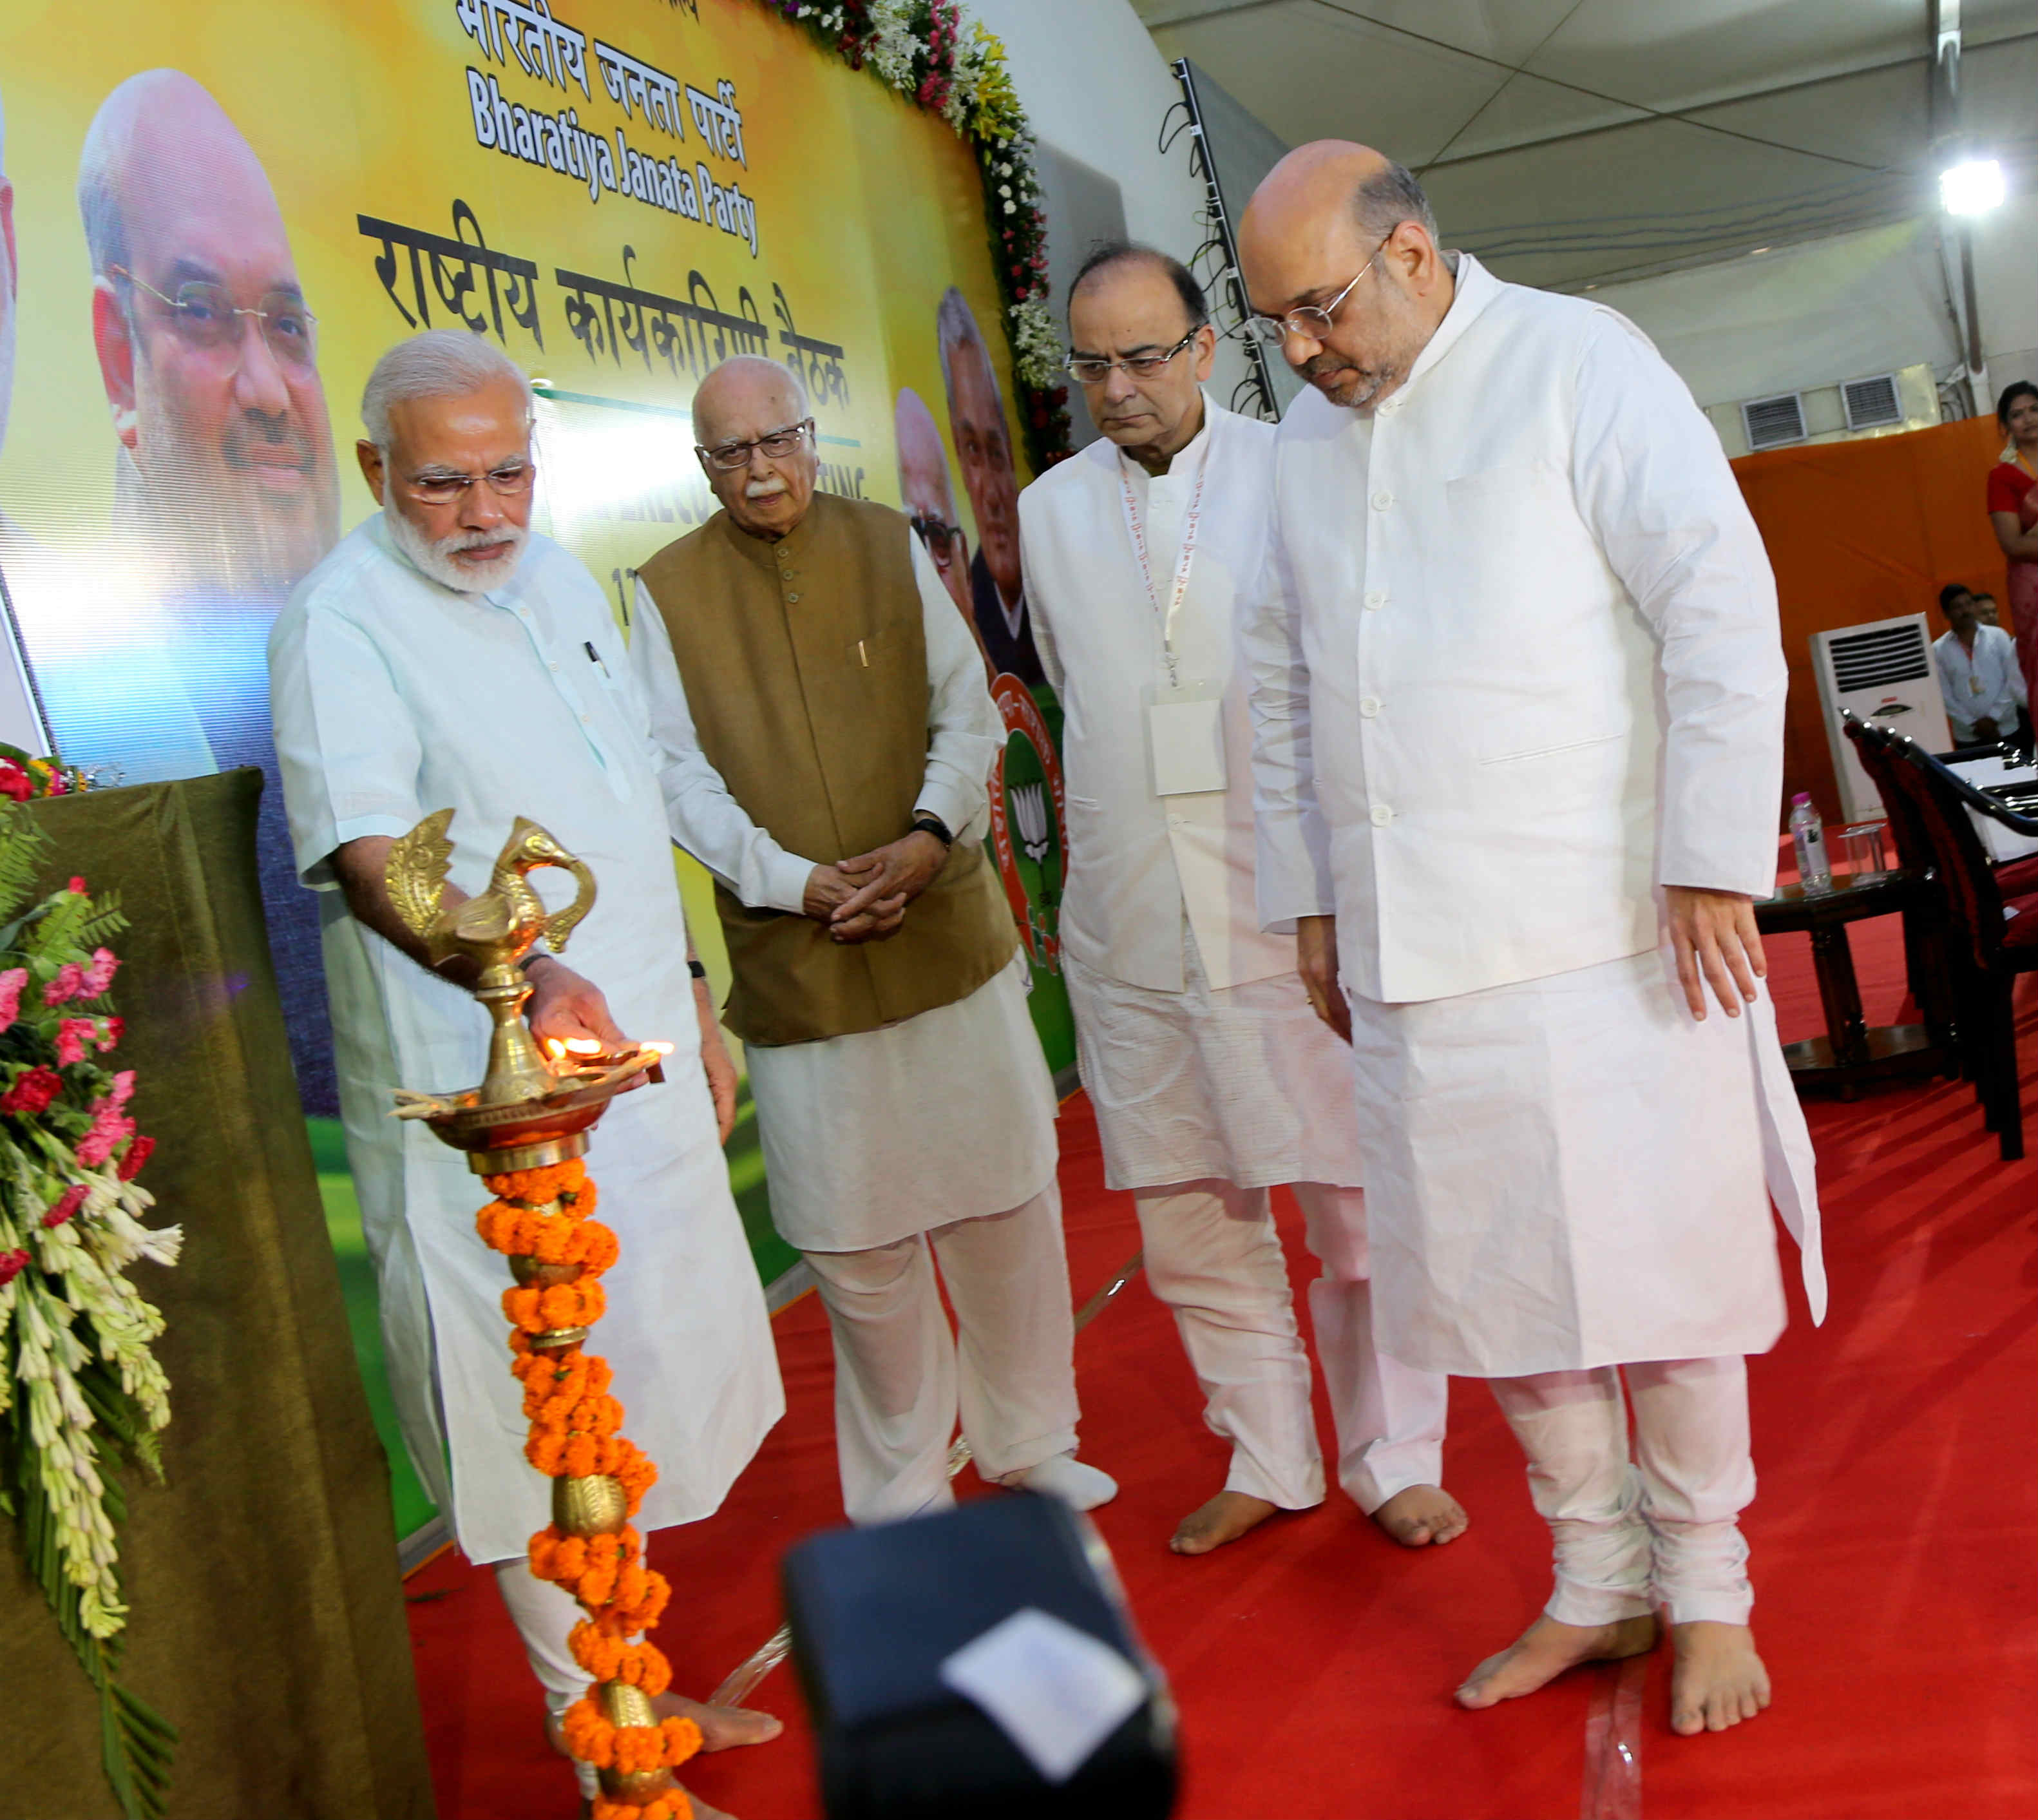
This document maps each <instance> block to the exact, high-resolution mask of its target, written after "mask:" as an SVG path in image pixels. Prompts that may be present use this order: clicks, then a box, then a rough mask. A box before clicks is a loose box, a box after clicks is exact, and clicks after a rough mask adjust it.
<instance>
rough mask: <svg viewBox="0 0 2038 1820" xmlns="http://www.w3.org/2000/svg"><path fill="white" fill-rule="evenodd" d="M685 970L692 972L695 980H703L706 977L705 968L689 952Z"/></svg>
mask: <svg viewBox="0 0 2038 1820" xmlns="http://www.w3.org/2000/svg"><path fill="white" fill-rule="evenodd" d="M687 971H688V973H691V974H692V975H693V976H694V977H695V979H696V980H705V979H706V977H707V969H706V968H705V967H703V965H701V964H700V962H699V961H696V960H695V958H694V957H692V956H691V954H689V955H688V957H687Z"/></svg>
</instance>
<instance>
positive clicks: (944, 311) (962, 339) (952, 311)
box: [934, 285, 1005, 423]
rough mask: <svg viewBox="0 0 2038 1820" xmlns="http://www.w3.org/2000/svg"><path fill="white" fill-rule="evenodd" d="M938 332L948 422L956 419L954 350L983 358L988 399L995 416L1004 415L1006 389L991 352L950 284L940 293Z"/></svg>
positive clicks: (957, 293) (973, 318) (965, 301)
mask: <svg viewBox="0 0 2038 1820" xmlns="http://www.w3.org/2000/svg"><path fill="white" fill-rule="evenodd" d="M934 321H935V324H936V326H937V327H938V329H939V330H940V332H941V384H942V385H943V386H944V387H945V389H946V390H947V392H948V395H949V422H951V423H953V422H954V420H955V408H956V386H955V357H956V353H957V351H959V350H960V349H962V348H965V347H973V348H975V350H976V351H977V352H978V354H979V355H981V356H982V357H983V370H984V371H985V372H986V373H988V374H990V376H991V397H992V398H993V399H994V400H996V402H997V405H998V415H1000V416H1001V417H1002V416H1003V415H1004V414H1005V389H1004V388H1003V387H1002V386H1001V385H999V384H998V365H997V362H995V361H994V360H993V359H992V358H991V350H990V348H989V347H987V346H986V345H985V344H984V339H983V330H982V329H980V328H978V327H977V326H976V316H975V312H974V311H972V309H970V307H969V303H968V299H967V298H964V295H963V294H962V293H961V292H960V291H959V290H956V287H955V286H953V285H950V286H949V287H948V289H947V290H945V291H943V292H942V293H941V309H940V312H939V313H938V314H937V315H936V317H935V318H934Z"/></svg>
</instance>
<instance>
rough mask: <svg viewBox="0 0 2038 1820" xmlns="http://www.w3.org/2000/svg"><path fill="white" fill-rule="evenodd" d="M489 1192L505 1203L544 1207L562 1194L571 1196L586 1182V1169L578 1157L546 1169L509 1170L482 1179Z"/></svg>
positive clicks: (553, 1164)
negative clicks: (517, 1202)
mask: <svg viewBox="0 0 2038 1820" xmlns="http://www.w3.org/2000/svg"><path fill="white" fill-rule="evenodd" d="M481 1179H482V1180H483V1182H485V1183H486V1184H487V1187H488V1191H489V1192H490V1193H491V1194H494V1195H498V1196H500V1197H501V1198H502V1199H503V1200H521V1201H522V1202H523V1203H524V1204H525V1205H526V1206H529V1207H543V1206H544V1205H545V1204H547V1202H550V1201H554V1200H558V1199H559V1197H560V1196H562V1195H565V1194H572V1193H574V1192H576V1191H578V1189H581V1187H583V1186H584V1185H585V1183H586V1181H587V1166H586V1165H585V1163H583V1162H581V1160H580V1158H578V1157H573V1158H569V1159H568V1160H567V1161H566V1162H558V1163H552V1164H551V1165H549V1166H547V1167H546V1168H544V1169H519V1170H506V1171H505V1172H504V1173H503V1174H501V1175H487V1176H483V1177H482V1178H481Z"/></svg>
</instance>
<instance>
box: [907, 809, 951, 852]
mask: <svg viewBox="0 0 2038 1820" xmlns="http://www.w3.org/2000/svg"><path fill="white" fill-rule="evenodd" d="M913 825H914V827H915V828H917V829H918V830H919V832H921V833H922V834H931V835H932V836H934V838H935V839H936V840H938V841H939V842H940V843H941V844H942V846H944V847H953V846H954V845H955V836H953V834H951V833H950V832H949V825H948V824H947V823H946V822H945V821H942V820H941V817H939V816H938V815H936V814H934V813H931V812H930V810H925V809H923V810H921V811H920V812H919V813H918V814H917V815H915V817H913Z"/></svg>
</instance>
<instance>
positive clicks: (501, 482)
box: [403, 461, 538, 506]
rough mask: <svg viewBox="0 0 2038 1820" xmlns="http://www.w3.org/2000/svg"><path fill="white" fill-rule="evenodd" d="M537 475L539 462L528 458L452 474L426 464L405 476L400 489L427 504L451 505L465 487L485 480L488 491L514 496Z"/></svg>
mask: <svg viewBox="0 0 2038 1820" xmlns="http://www.w3.org/2000/svg"><path fill="white" fill-rule="evenodd" d="M537 477H538V464H537V463H536V462H535V461H506V462H504V463H503V464H502V466H501V467H499V468H490V469H489V471H488V472H487V473H486V474H454V473H448V472H445V470H443V469H434V468H427V469H426V471H425V472H423V473H422V474H413V475H412V476H411V477H410V478H409V479H408V480H406V481H405V482H404V483H403V491H405V492H407V493H408V494H409V495H411V498H412V499H416V500H419V501H420V502H422V503H423V504H425V505H427V506H450V505H451V504H452V503H453V501H454V500H456V499H465V498H466V497H467V490H468V487H472V486H474V485H475V484H477V483H480V482H483V481H485V482H487V486H488V490H489V491H490V492H491V493H493V494H494V495H496V496H497V497H498V499H515V498H516V497H517V495H519V494H522V493H528V492H529V491H530V490H531V483H532V481H534V480H536V479H537Z"/></svg>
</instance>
